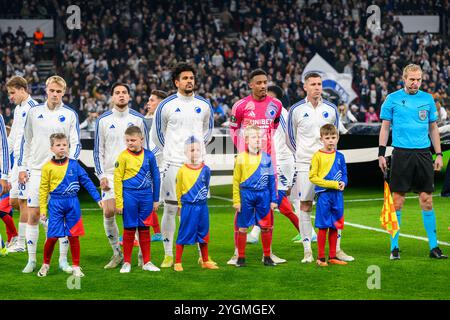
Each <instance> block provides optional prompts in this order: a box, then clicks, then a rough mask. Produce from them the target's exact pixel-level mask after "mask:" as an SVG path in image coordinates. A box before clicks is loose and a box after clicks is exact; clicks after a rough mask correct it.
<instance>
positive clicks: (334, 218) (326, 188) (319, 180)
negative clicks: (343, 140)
mask: <svg viewBox="0 0 450 320" xmlns="http://www.w3.org/2000/svg"><path fill="white" fill-rule="evenodd" d="M338 140H339V134H338V130H337V128H336V127H335V126H334V125H332V124H331V123H329V124H326V125H324V126H323V127H321V128H320V141H321V142H322V144H323V148H321V149H320V150H319V151H317V152H316V153H314V155H313V157H312V160H311V169H310V171H309V180H310V181H311V182H312V183H313V184H315V188H314V189H315V193H316V195H317V205H316V219H315V225H316V228H319V235H318V237H317V247H318V255H317V261H316V262H317V264H318V265H319V266H321V267H326V266H328V263H330V264H339V265H346V264H347V262H345V261H341V260H339V259H338V258H337V257H336V243H337V238H338V233H337V230H341V229H343V228H344V196H343V191H344V188H345V186H346V185H347V182H348V181H347V167H346V165H345V158H344V155H343V154H342V153H340V152H339V151H336V147H337V143H338ZM327 231H328V241H329V255H328V263H327V262H326V260H325V242H326V238H327Z"/></svg>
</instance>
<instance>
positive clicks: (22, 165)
mask: <svg viewBox="0 0 450 320" xmlns="http://www.w3.org/2000/svg"><path fill="white" fill-rule="evenodd" d="M33 109H35V108H33ZM33 109H30V111H28V114H27V118H26V120H25V125H24V127H23V136H22V140H21V142H20V155H19V159H18V160H17V165H18V166H19V172H22V171H27V169H28V161H29V157H30V153H31V142H32V141H33V120H32V114H33V111H34V110H33Z"/></svg>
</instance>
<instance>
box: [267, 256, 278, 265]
mask: <svg viewBox="0 0 450 320" xmlns="http://www.w3.org/2000/svg"><path fill="white" fill-rule="evenodd" d="M264 265H265V266H269V267H275V266H276V265H277V264H276V263H275V262H273V260H272V258H271V257H270V256H268V257H264Z"/></svg>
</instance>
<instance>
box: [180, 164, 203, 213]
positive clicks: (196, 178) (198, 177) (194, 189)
mask: <svg viewBox="0 0 450 320" xmlns="http://www.w3.org/2000/svg"><path fill="white" fill-rule="evenodd" d="M210 178H211V170H210V169H209V167H208V166H207V165H205V164H203V165H202V166H201V167H200V168H198V169H194V168H192V167H191V166H190V165H188V164H184V165H183V166H182V167H181V168H180V169H179V170H178V172H177V182H176V183H177V184H176V191H177V200H178V207H179V208H181V207H182V205H183V204H184V203H189V204H202V203H206V199H207V195H208V189H209V180H210Z"/></svg>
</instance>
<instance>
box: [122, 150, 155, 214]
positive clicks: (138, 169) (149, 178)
mask: <svg viewBox="0 0 450 320" xmlns="http://www.w3.org/2000/svg"><path fill="white" fill-rule="evenodd" d="M159 188H160V177H159V169H158V165H157V164H156V158H155V156H154V155H153V153H152V152H150V151H149V150H147V149H142V150H141V151H140V152H139V153H134V152H132V151H130V150H128V149H126V150H124V151H122V152H121V153H120V154H119V156H118V157H117V160H116V163H115V169H114V194H115V198H116V207H117V208H118V209H123V191H124V189H128V190H146V189H148V190H149V192H150V194H151V195H152V197H153V202H158V201H159ZM150 194H149V195H150Z"/></svg>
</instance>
